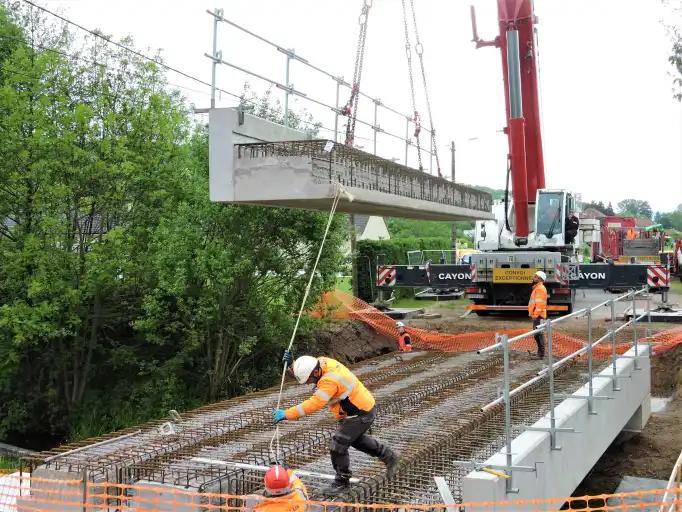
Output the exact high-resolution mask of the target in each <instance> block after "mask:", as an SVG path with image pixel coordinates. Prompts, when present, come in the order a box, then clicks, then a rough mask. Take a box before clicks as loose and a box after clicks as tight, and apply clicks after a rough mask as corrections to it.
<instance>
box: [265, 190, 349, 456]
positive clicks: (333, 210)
mask: <svg viewBox="0 0 682 512" xmlns="http://www.w3.org/2000/svg"><path fill="white" fill-rule="evenodd" d="M342 193H343V187H342V186H341V184H337V189H336V195H335V196H334V200H333V202H332V207H331V210H330V211H329V218H328V219H327V227H326V228H325V230H324V235H323V236H322V242H321V243H320V248H319V250H318V251H317V257H316V258H315V263H314V264H313V268H312V270H311V271H310V277H309V278H308V285H307V286H306V288H305V293H304V294H303V300H302V301H301V307H300V309H299V310H298V315H297V316H296V323H295V324H294V330H293V332H292V333H291V339H290V340H289V345H288V346H287V351H291V348H292V347H293V345H294V339H295V338H296V332H297V331H298V325H299V323H300V322H301V317H302V316H303V310H304V309H305V304H306V302H307V301H308V295H309V294H310V289H311V288H312V285H313V279H314V278H315V272H316V271H317V264H318V263H319V262H320V257H321V256H322V250H323V249H324V244H325V242H326V241H327V235H328V234H329V228H330V227H331V225H332V220H334V214H335V213H336V207H337V206H338V204H339V200H340V199H341V195H342ZM287 366H288V363H287V362H286V361H284V368H283V369H282V380H281V382H280V384H279V393H278V395H277V407H276V409H279V408H280V405H281V403H282V391H283V389H284V379H285V378H286V375H287ZM279 439H280V435H279V423H278V424H276V425H275V433H274V434H273V436H272V439H270V455H271V456H273V455H274V457H272V458H273V460H275V461H277V462H279V461H280V460H281V458H280V455H281V449H280V442H279ZM273 444H276V450H273Z"/></svg>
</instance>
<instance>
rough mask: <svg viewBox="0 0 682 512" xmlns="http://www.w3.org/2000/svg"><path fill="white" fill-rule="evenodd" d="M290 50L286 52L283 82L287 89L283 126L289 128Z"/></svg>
mask: <svg viewBox="0 0 682 512" xmlns="http://www.w3.org/2000/svg"><path fill="white" fill-rule="evenodd" d="M291 52H292V50H289V51H288V52H286V56H287V68H286V77H285V82H284V83H285V84H286V86H287V89H286V90H285V91H284V126H285V127H286V128H289V90H290V89H291V84H290V83H289V66H290V65H291Z"/></svg>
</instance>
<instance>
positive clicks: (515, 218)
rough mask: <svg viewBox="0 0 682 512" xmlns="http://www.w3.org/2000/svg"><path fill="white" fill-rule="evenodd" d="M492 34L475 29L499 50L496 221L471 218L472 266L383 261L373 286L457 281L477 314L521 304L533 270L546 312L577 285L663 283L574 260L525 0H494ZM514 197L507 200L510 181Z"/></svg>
mask: <svg viewBox="0 0 682 512" xmlns="http://www.w3.org/2000/svg"><path fill="white" fill-rule="evenodd" d="M497 9H498V26H499V35H498V36H497V37H496V38H495V39H494V40H492V41H484V40H482V39H481V38H480V37H479V36H478V32H477V28H476V17H475V12H474V9H473V7H472V9H471V14H472V29H473V41H474V42H475V43H476V47H477V48H480V47H484V46H494V47H497V48H499V49H500V52H501V56H502V69H503V80H504V95H505V108H506V114H507V126H506V127H505V129H504V132H505V133H506V134H507V138H508V145H509V154H508V166H507V185H506V191H505V201H504V208H503V209H502V210H501V212H500V213H499V215H496V216H497V220H495V221H477V222H476V229H475V248H476V249H479V250H480V251H482V253H481V254H472V255H471V266H468V265H447V264H444V265H443V264H433V265H431V264H429V263H427V264H426V265H422V266H414V265H412V266H410V265H382V266H380V267H379V268H378V269H377V276H378V279H377V286H379V287H382V288H384V289H390V288H391V287H393V286H405V287H430V288H436V289H438V288H451V287H453V286H460V287H464V288H465V291H466V293H467V297H468V298H470V299H471V300H473V302H474V304H473V305H472V306H469V307H470V308H471V309H473V310H474V311H476V313H477V314H479V315H484V314H488V313H489V312H490V311H496V310H525V308H526V304H527V302H528V297H529V293H530V283H531V278H532V275H533V274H534V273H535V271H536V270H543V271H544V272H545V273H546V274H547V280H546V282H545V286H546V287H547V291H548V293H549V307H548V309H549V310H550V311H552V310H553V311H570V310H571V309H572V308H573V304H574V298H575V289H576V288H596V289H609V288H623V287H625V288H636V287H640V286H643V285H649V286H650V287H651V288H655V289H660V290H667V289H668V286H669V271H668V269H667V268H665V267H664V266H660V265H638V264H633V265H619V266H618V267H614V265H612V264H608V263H590V264H582V263H581V264H578V262H577V255H576V241H577V240H576V238H577V236H576V233H575V232H573V233H571V232H570V231H569V232H567V229H566V220H567V218H568V216H569V213H570V212H571V211H575V210H576V205H575V198H574V196H573V194H571V193H570V192H567V191H565V190H553V189H546V188H545V172H544V161H543V153H542V135H541V126H540V107H539V103H540V101H539V92H538V91H539V88H538V72H537V46H536V32H535V24H536V23H537V19H536V17H535V14H534V11H533V3H532V0H497ZM510 180H511V185H512V187H511V193H512V196H513V203H511V202H510V201H509V181H510Z"/></svg>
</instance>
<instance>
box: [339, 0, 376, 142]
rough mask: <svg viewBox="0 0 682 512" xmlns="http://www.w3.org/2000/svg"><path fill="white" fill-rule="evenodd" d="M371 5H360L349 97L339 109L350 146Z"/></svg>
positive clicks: (365, 3)
mask: <svg viewBox="0 0 682 512" xmlns="http://www.w3.org/2000/svg"><path fill="white" fill-rule="evenodd" d="M371 7H372V0H365V1H364V3H363V5H362V12H361V13H360V17H359V18H358V23H359V24H360V33H359V35H358V46H357V49H356V51H355V70H354V71H353V84H352V86H351V91H350V99H349V100H348V103H346V106H344V107H343V109H342V110H341V114H342V115H344V116H348V123H346V146H352V145H353V142H354V140H355V121H356V119H357V116H358V101H359V100H360V79H361V78H362V65H363V63H364V61H365V42H366V40H367V21H368V19H369V9H370V8H371Z"/></svg>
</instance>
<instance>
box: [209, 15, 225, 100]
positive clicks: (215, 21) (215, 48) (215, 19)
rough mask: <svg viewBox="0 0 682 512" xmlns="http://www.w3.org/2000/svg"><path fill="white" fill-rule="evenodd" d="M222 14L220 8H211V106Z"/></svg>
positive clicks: (213, 97)
mask: <svg viewBox="0 0 682 512" xmlns="http://www.w3.org/2000/svg"><path fill="white" fill-rule="evenodd" d="M222 16H223V10H222V9H214V10H213V54H212V55H213V59H211V108H215V89H216V87H215V78H216V67H217V66H218V61H217V60H216V58H217V55H218V20H219V17H222Z"/></svg>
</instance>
